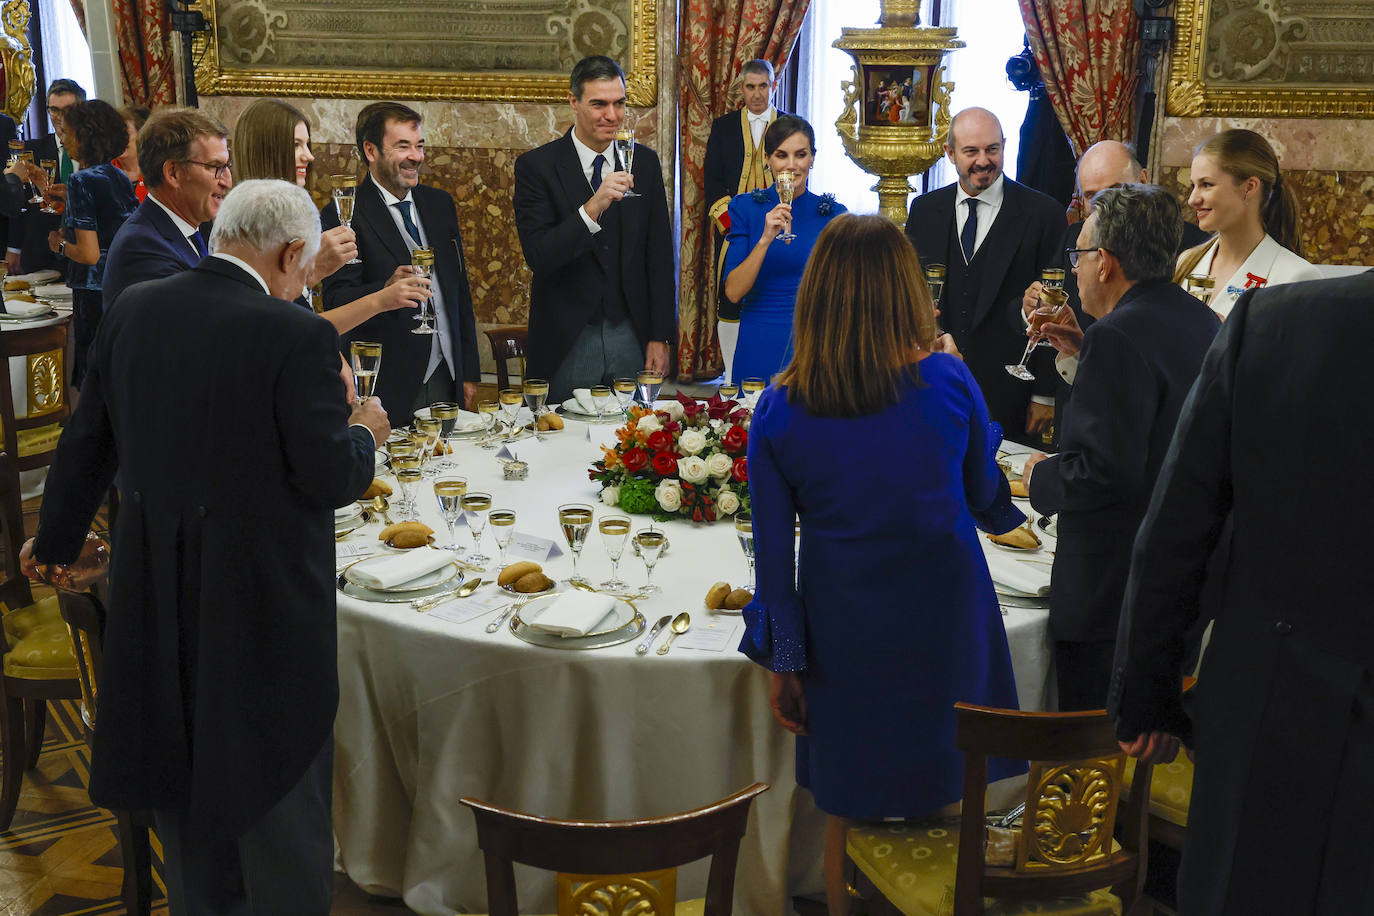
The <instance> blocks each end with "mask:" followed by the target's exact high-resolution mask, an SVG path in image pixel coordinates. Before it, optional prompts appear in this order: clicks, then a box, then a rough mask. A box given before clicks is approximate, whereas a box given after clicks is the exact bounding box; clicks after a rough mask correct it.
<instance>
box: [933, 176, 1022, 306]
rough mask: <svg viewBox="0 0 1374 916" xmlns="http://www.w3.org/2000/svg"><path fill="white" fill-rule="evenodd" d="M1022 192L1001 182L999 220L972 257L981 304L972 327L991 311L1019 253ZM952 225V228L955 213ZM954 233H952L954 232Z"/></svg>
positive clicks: (1008, 183)
mask: <svg viewBox="0 0 1374 916" xmlns="http://www.w3.org/2000/svg"><path fill="white" fill-rule="evenodd" d="M1019 192H1020V189H1019V188H1018V187H1017V185H1016V184H1015V183H1014V182H1013V181H1012V180H1011V179H1010V178H1005V179H1003V181H1002V206H1001V208H1000V209H999V210H998V212H997V218H996V219H995V220H993V222H992V228H991V229H989V230H988V234H987V237H986V238H984V239H983V244H982V245H980V246H979V247H978V251H977V252H976V253H975V254H974V256H973V263H972V264H970V265H969V268H970V270H976V271H977V272H978V302H977V304H976V305H975V307H974V312H973V325H974V327H977V326H978V325H979V324H981V323H982V321H983V319H984V318H985V317H986V316H987V314H988V312H989V311H991V309H992V306H993V303H994V300H995V299H996V298H997V291H998V290H1000V289H1001V288H1002V278H1003V277H1005V276H1006V275H1007V268H1009V267H1010V266H1011V259H1012V255H1014V254H1015V253H1016V247H1017V241H1018V238H1019V235H1018V234H1019V233H1020V232H1021V231H1022V229H1024V226H1023V225H1022V223H1021V212H1022V210H1023V209H1024V208H1023V207H1022V200H1021V194H1020V193H1019ZM949 225H950V226H951V227H953V225H954V217H953V211H952V210H951V213H950V222H949ZM951 231H953V230H952V229H951Z"/></svg>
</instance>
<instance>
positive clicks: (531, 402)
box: [520, 378, 549, 421]
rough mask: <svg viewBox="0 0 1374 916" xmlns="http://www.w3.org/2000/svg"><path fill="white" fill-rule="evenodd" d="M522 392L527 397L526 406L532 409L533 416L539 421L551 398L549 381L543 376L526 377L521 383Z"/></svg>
mask: <svg viewBox="0 0 1374 916" xmlns="http://www.w3.org/2000/svg"><path fill="white" fill-rule="evenodd" d="M520 393H521V394H522V395H524V397H525V406H526V407H528V408H529V409H530V414H531V415H532V418H533V419H534V420H536V421H537V420H538V419H539V415H540V414H542V413H543V412H544V402H545V401H547V400H548V398H549V383H548V382H547V381H546V380H544V379H542V378H531V379H525V381H524V382H522V383H521V385H520Z"/></svg>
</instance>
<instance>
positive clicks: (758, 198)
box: [749, 188, 768, 204]
mask: <svg viewBox="0 0 1374 916" xmlns="http://www.w3.org/2000/svg"><path fill="white" fill-rule="evenodd" d="M749 196H750V197H752V198H754V203H756V204H766V203H768V192H767V191H765V190H764V189H763V188H755V189H754V190H752V191H750V192H749Z"/></svg>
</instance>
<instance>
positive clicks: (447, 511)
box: [434, 477, 468, 554]
mask: <svg viewBox="0 0 1374 916" xmlns="http://www.w3.org/2000/svg"><path fill="white" fill-rule="evenodd" d="M467 491H468V482H467V480H466V479H464V478H462V477H440V478H439V479H438V480H436V481H434V496H435V498H436V499H437V500H438V501H439V511H440V512H441V513H443V516H444V524H445V525H447V526H448V543H447V544H445V545H444V546H443V547H442V548H441V549H443V550H452V551H453V552H454V553H455V554H456V553H460V552H462V549H463V548H462V547H461V546H460V545H459V544H458V538H457V537H456V536H455V535H454V533H453V529H454V528H455V527H456V526H457V524H458V519H460V518H462V517H463V496H464V494H466V493H467Z"/></svg>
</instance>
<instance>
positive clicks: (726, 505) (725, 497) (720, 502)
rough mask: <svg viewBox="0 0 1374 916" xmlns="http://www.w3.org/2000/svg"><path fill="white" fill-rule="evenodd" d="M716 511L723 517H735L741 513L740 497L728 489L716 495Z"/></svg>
mask: <svg viewBox="0 0 1374 916" xmlns="http://www.w3.org/2000/svg"><path fill="white" fill-rule="evenodd" d="M716 509H717V511H719V512H720V514H721V515H734V514H735V513H736V512H738V511H739V497H738V496H736V495H735V491H734V490H732V489H730V488H729V487H726V488H725V489H723V490H721V491H720V493H718V494H717V495H716Z"/></svg>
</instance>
